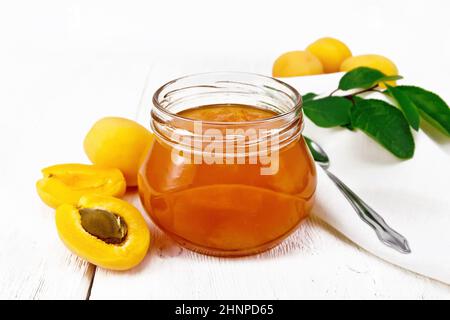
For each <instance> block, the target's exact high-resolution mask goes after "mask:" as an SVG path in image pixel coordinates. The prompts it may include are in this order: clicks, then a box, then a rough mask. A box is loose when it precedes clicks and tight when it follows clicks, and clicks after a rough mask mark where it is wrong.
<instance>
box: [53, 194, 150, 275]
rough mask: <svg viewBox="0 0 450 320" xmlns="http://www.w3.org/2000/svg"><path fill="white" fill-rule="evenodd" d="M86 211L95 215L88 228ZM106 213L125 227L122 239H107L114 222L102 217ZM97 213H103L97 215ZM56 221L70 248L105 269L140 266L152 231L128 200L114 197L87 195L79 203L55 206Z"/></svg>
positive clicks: (64, 241) (62, 236) (61, 236)
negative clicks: (101, 234)
mask: <svg viewBox="0 0 450 320" xmlns="http://www.w3.org/2000/svg"><path fill="white" fill-rule="evenodd" d="M83 211H84V214H83ZM86 212H90V215H92V217H91V218H90V226H89V227H88V228H86V222H83V219H84V218H85V216H84V215H85V214H86ZM105 213H107V214H109V215H110V216H111V217H116V218H117V220H116V222H117V224H118V226H119V227H120V226H122V227H124V226H126V227H125V228H126V233H125V234H121V236H122V238H120V237H116V236H115V237H114V238H115V240H114V241H108V237H109V236H110V235H111V234H114V231H111V230H108V229H110V227H111V226H113V225H114V223H113V222H111V221H109V222H108V218H105V217H104V216H102V215H104V214H105ZM97 214H98V215H100V216H98V217H95V215H97ZM55 221H56V227H57V230H58V234H59V237H60V238H61V240H62V241H63V243H64V244H65V245H66V247H67V248H68V249H69V250H71V251H72V252H73V253H75V254H76V255H78V256H79V257H81V258H83V259H85V260H87V261H88V262H90V263H92V264H95V265H97V266H99V267H102V268H105V269H111V270H127V269H131V268H133V267H135V266H137V265H138V264H139V263H140V262H141V261H142V260H143V259H144V257H145V256H146V254H147V251H148V247H149V244H150V232H149V229H148V227H147V224H146V222H145V220H144V218H143V217H142V215H141V213H140V212H139V211H138V210H137V209H136V208H135V207H134V206H132V205H131V204H129V203H128V202H126V201H123V200H120V199H117V198H113V197H107V196H100V195H87V196H83V197H81V198H80V201H79V202H78V203H77V204H76V205H71V204H63V205H61V206H59V207H58V208H57V209H56V215H55ZM105 221H106V225H105ZM119 221H120V222H119ZM96 224H97V225H96ZM86 229H88V230H86ZM95 229H97V230H103V231H101V233H103V234H106V237H102V236H99V234H98V231H95ZM122 231H123V229H122ZM111 232H112V233H111Z"/></svg>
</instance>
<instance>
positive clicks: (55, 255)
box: [0, 0, 450, 299]
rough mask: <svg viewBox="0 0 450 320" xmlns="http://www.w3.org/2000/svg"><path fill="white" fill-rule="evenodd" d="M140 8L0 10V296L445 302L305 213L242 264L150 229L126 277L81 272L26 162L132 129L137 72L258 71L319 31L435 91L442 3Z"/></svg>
mask: <svg viewBox="0 0 450 320" xmlns="http://www.w3.org/2000/svg"><path fill="white" fill-rule="evenodd" d="M155 3H156V4H150V2H127V4H126V6H125V5H124V3H122V4H119V3H114V2H112V1H108V2H104V1H89V2H86V3H84V2H80V3H78V2H77V3H75V2H61V1H42V2H39V4H38V3H34V2H32V1H25V2H23V3H22V2H21V1H19V2H9V3H8V4H6V2H2V3H1V4H0V38H1V39H2V42H1V43H0V49H1V50H0V111H1V112H2V116H1V117H0V146H1V157H0V177H1V182H0V199H1V200H2V209H1V210H0V211H1V217H2V232H0V298H6V299H51V298H63V299H66V298H67V299H69V298H71V299H86V298H90V299H104V298H123V299H130V298H137V299H154V298H175V299H178V298H192V299H196V298H330V299H334V298H375V299H377V298H410V299H430V298H438V299H450V288H449V286H446V285H444V284H442V283H438V282H436V281H433V280H429V279H427V278H424V277H421V276H419V275H416V274H412V273H410V272H408V271H405V270H402V269H400V268H398V267H394V266H392V265H390V264H388V263H386V262H384V261H381V260H380V259H378V258H376V257H374V256H372V255H371V254H369V253H367V252H365V251H362V250H360V249H359V248H358V247H356V246H355V245H353V244H352V243H350V242H349V241H347V240H346V239H344V238H343V237H342V236H340V235H339V234H336V233H335V232H334V231H333V230H331V229H330V228H328V227H327V226H326V225H324V224H322V223H321V222H320V221H317V220H315V219H314V218H312V219H310V220H309V221H307V222H305V223H304V224H303V225H302V226H301V228H300V229H299V230H298V231H297V232H296V233H295V234H294V235H293V236H292V237H290V238H289V239H288V240H287V241H285V242H284V243H283V244H282V245H280V246H279V247H277V248H275V249H274V250H272V251H269V252H267V253H264V254H261V255H259V256H256V257H249V258H239V259H218V258H211V257H206V256H201V255H198V254H194V253H191V252H188V251H186V250H182V249H180V248H179V247H177V246H176V245H175V244H174V243H172V242H171V241H170V240H169V239H167V238H166V237H165V236H164V235H162V234H161V233H160V232H159V231H158V230H155V228H154V227H153V226H151V229H152V231H153V241H152V248H151V250H150V252H149V255H148V256H147V258H146V259H145V261H144V262H143V263H142V265H141V266H139V267H138V268H136V269H135V270H133V271H130V272H122V273H119V272H110V271H106V270H103V269H100V268H97V269H96V268H95V267H93V266H91V265H89V264H87V263H85V262H83V261H81V260H80V259H78V258H77V257H75V256H73V255H72V254H71V253H70V252H68V251H67V250H66V249H65V247H64V246H63V245H62V244H61V243H60V241H59V239H58V236H57V234H56V230H55V227H54V221H53V211H52V210H51V209H49V208H47V207H46V206H45V205H44V204H42V203H41V202H40V200H39V198H38V197H37V195H36V192H35V190H34V183H35V181H36V180H37V179H38V178H39V176H40V174H39V170H40V169H41V168H42V167H45V166H47V165H51V164H54V163H62V162H74V161H83V162H84V161H87V159H86V157H85V156H84V154H83V150H82V140H83V137H84V134H85V133H86V132H87V130H88V128H89V126H90V125H91V124H92V123H93V122H94V121H95V120H97V119H98V118H100V117H102V116H107V115H118V116H125V117H129V118H134V119H137V120H138V121H140V122H142V123H144V124H146V123H147V121H148V109H147V108H146V106H149V105H150V103H149V102H146V101H143V103H141V104H140V100H141V96H142V89H143V87H144V82H145V78H146V76H147V74H148V72H149V70H150V69H152V70H153V71H154V70H155V69H157V68H159V69H157V72H156V74H158V75H159V76H158V79H156V78H152V74H155V72H150V77H149V79H148V80H149V82H150V88H152V87H154V86H156V85H158V84H160V82H162V81H164V80H168V79H170V78H172V77H173V76H176V75H181V74H184V73H187V72H196V71H206V70H214V69H215V70H242V71H258V72H264V73H270V65H271V62H272V60H273V59H274V58H275V56H276V55H277V54H278V53H280V52H282V51H285V50H290V49H301V48H302V47H303V46H305V45H306V44H307V43H308V42H309V41H311V40H313V39H315V38H317V37H320V36H322V35H327V34H332V35H335V36H337V37H340V38H342V39H344V40H347V42H348V43H349V44H350V45H352V49H353V50H354V51H356V52H358V51H359V52H377V53H384V54H386V55H388V56H390V57H392V59H394V60H395V61H397V62H398V65H399V68H400V70H401V71H402V73H403V74H404V75H405V76H406V77H407V79H410V81H411V83H415V84H423V85H424V86H426V87H428V88H430V89H432V90H434V91H437V92H439V93H441V94H442V95H443V97H444V98H446V100H447V101H449V100H450V92H449V91H448V84H447V83H448V77H449V73H450V61H449V60H448V56H450V44H449V42H448V40H446V39H444V40H442V41H441V38H440V37H441V34H442V31H443V30H447V29H448V28H449V27H450V25H449V21H448V19H447V17H446V12H448V11H449V10H448V1H427V2H421V1H409V2H408V6H407V7H405V6H403V5H401V4H397V3H392V2H391V1H376V2H372V1H368V2H362V1H350V0H346V1H339V2H334V1H333V2H327V3H324V2H322V1H315V2H314V3H312V2H311V3H305V2H301V3H300V2H298V1H292V2H290V1H277V2H276V3H272V4H270V5H265V4H261V2H259V3H260V4H259V5H258V10H257V14H255V9H254V8H255V7H254V6H255V4H254V3H253V4H252V3H251V2H250V1H249V2H248V3H247V2H246V3H245V4H244V3H242V2H239V8H240V10H236V7H235V5H236V3H237V2H236V3H235V2H234V1H228V2H226V3H225V2H217V3H215V4H214V5H213V4H210V2H202V3H201V5H202V10H194V9H193V8H192V7H191V6H193V5H194V4H191V2H189V4H188V2H178V3H177V4H174V3H172V1H169V2H164V3H162V2H161V3H159V4H158V2H155ZM25 7H26V8H27V10H24V9H23V8H25ZM324 7H327V8H329V10H326V11H325V12H324V11H323V10H322V9H323V8H324ZM174 8H177V9H178V10H175V9H174ZM349 8H351V9H352V10H350V9H349ZM400 10H402V14H401V15H399V14H398V12H399V11H400ZM317 12H320V17H319V16H317V15H316V14H315V13H317ZM169 13H170V14H169ZM338 13H341V14H340V15H339V14H338ZM345 14H346V15H348V16H349V20H346V19H345V20H344V19H343V18H342V17H343V16H344V15H345ZM229 17H233V23H232V24H231V23H230V20H229ZM350 20H351V22H350ZM268 21H271V22H272V23H269V22H268ZM367 21H371V23H367ZM417 21H421V23H417ZM355 24H356V25H358V27H357V28H356V27H355ZM396 30H397V31H399V32H400V33H401V34H402V36H401V37H400V38H399V36H398V33H396V32H394V31H396ZM381 49H382V50H381ZM430 52H431V53H430ZM430 54H431V55H432V57H433V58H432V59H431V58H427V59H425V58H424V57H429V55H430ZM424 60H426V61H425V62H423V61H424ZM422 62H423V63H422ZM162 75H164V77H166V79H159V78H160V77H163V76H162ZM139 106H141V107H139ZM449 145H450V144H449V143H448V142H444V145H443V146H444V147H445V148H448V146H449ZM127 198H128V199H129V200H130V201H133V202H134V203H135V204H136V205H137V206H138V207H139V208H141V207H140V204H139V202H138V201H137V199H136V196H135V195H133V194H128V195H127Z"/></svg>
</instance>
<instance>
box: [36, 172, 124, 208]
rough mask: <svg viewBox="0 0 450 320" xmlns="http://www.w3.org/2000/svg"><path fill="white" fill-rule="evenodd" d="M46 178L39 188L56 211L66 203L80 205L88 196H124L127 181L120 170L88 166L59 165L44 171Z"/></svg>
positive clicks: (43, 197) (46, 201)
mask: <svg viewBox="0 0 450 320" xmlns="http://www.w3.org/2000/svg"><path fill="white" fill-rule="evenodd" d="M42 174H43V178H42V179H40V180H39V181H38V182H37V183H36V189H37V192H38V194H39V196H40V197H41V199H42V201H44V202H45V203H46V204H47V205H49V206H50V207H52V208H56V207H58V206H59V205H61V204H63V203H68V204H77V203H78V201H79V200H80V198H81V197H82V196H83V195H86V194H100V195H107V196H114V197H121V196H123V194H124V193H125V190H126V182H125V178H124V176H123V174H122V172H121V171H120V170H119V169H109V168H103V167H99V166H94V165H86V164H59V165H55V166H51V167H48V168H45V169H43V170H42Z"/></svg>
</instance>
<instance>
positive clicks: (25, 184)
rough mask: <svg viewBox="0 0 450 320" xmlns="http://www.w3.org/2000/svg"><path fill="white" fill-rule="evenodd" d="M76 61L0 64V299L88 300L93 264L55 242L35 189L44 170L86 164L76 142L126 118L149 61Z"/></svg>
mask: <svg viewBox="0 0 450 320" xmlns="http://www.w3.org/2000/svg"><path fill="white" fill-rule="evenodd" d="M124 57H125V58H124ZM76 59H77V58H76V56H75V55H61V54H55V55H51V54H45V55H40V56H36V57H33V58H32V59H30V57H29V56H20V55H16V56H14V57H9V59H8V60H7V61H8V64H7V65H2V72H3V73H4V74H8V78H7V79H6V78H3V77H2V78H0V87H2V91H3V93H6V94H3V95H2V96H1V97H0V99H1V101H0V105H1V110H2V117H0V145H1V150H2V151H1V166H0V173H1V178H2V183H1V184H0V194H1V199H2V209H1V212H2V232H1V233H0V298H8V299H9V298H11V299H47V298H49V299H50V298H61V299H63V298H74V299H85V298H86V297H87V295H88V290H89V287H90V284H91V280H92V276H93V273H94V266H91V265H90V264H88V263H86V262H84V261H82V260H80V259H79V258H77V257H76V256H74V255H72V254H71V253H70V252H69V251H68V250H67V249H66V248H65V247H64V246H63V245H62V243H61V242H60V240H59V238H58V236H57V232H56V230H55V223H54V217H53V214H54V211H53V209H51V208H48V207H46V206H45V205H44V204H43V203H42V202H41V201H40V199H39V197H38V196H37V194H36V191H35V186H34V184H35V181H36V180H38V179H39V178H40V169H41V168H43V167H45V166H48V165H53V164H56V163H65V162H77V161H79V162H86V161H87V159H86V157H85V156H84V153H83V148H82V141H83V138H84V135H85V133H86V132H87V130H88V128H89V126H90V125H92V123H93V122H94V121H95V120H97V119H98V118H99V117H101V116H106V115H122V116H127V117H133V115H134V111H135V108H134V107H132V106H135V105H136V104H137V101H138V96H139V92H140V86H142V83H143V81H144V77H145V74H146V72H147V70H146V69H145V68H146V67H147V66H148V63H147V60H148V58H147V56H146V55H144V56H135V57H133V56H132V55H126V56H122V55H114V54H112V55H111V54H107V55H102V56H97V57H95V56H93V57H92V56H91V57H87V58H86V57H84V58H83V59H80V60H76ZM124 59H125V61H124ZM128 59H130V60H128ZM141 66H144V67H143V68H141ZM119 89H120V90H119ZM111 92H115V93H114V94H111ZM135 99H136V100H135ZM127 104H130V107H129V108H128V106H127Z"/></svg>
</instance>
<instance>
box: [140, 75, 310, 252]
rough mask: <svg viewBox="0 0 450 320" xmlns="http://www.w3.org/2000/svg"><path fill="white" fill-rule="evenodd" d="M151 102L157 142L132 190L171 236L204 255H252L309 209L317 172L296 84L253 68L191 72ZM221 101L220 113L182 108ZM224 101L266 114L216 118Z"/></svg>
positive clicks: (288, 229)
mask: <svg viewBox="0 0 450 320" xmlns="http://www.w3.org/2000/svg"><path fill="white" fill-rule="evenodd" d="M153 104H154V108H153V109H152V113H151V127H152V130H153V132H154V134H155V143H154V144H153V146H152V148H151V150H150V151H149V153H148V155H147V156H146V159H145V160H144V162H143V164H142V167H141V169H140V172H139V176H138V185H139V194H140V198H141V201H142V203H143V206H144V208H145V209H146V211H147V212H148V214H149V215H150V217H151V219H152V220H153V222H154V223H155V224H156V225H157V226H158V227H159V228H160V229H162V230H163V231H164V232H165V233H166V234H168V235H169V236H170V237H171V238H173V239H174V240H175V241H177V242H178V243H180V244H181V245H182V246H184V247H186V248H188V249H191V250H194V251H197V252H200V253H204V254H210V255H217V256H241V255H248V254H254V253H258V252H261V251H264V250H267V249H269V248H272V247H274V246H275V245H277V244H278V243H280V242H281V241H282V239H284V238H285V237H287V236H288V235H289V234H290V233H292V232H293V231H294V230H295V229H296V228H297V226H298V225H299V224H300V222H301V221H302V220H303V219H304V218H305V217H307V216H308V214H309V213H310V210H311V207H312V205H313V202H314V192H315V189H316V171H315V167H314V162H313V160H312V158H311V156H310V154H309V151H308V149H307V146H306V144H305V142H304V140H303V138H302V136H301V133H302V128H303V115H302V112H301V105H302V101H301V96H300V95H299V93H298V92H297V91H296V90H295V89H294V88H292V87H291V86H289V85H288V84H286V83H283V82H281V81H279V80H276V79H273V78H270V77H265V76H261V75H256V74H249V73H237V72H218V73H205V74H196V75H190V76H186V77H182V78H179V79H176V80H173V81H170V82H169V83H167V84H165V85H163V86H162V87H161V88H159V89H158V90H157V91H156V92H155V94H154V96H153ZM218 105H220V107H218V108H216V109H214V110H215V112H216V113H218V114H219V117H218V118H217V119H219V120H211V119H207V120H199V119H197V120H195V119H193V118H190V117H187V116H185V115H184V114H185V112H186V110H191V109H193V108H198V107H202V106H218ZM230 105H231V106H236V105H238V106H240V107H239V108H241V109H242V108H244V111H246V110H245V106H249V107H248V108H249V109H248V112H244V113H245V114H247V113H249V114H251V113H252V112H254V111H255V110H254V108H257V109H259V110H261V112H267V114H270V116H268V117H264V118H250V120H248V119H245V117H240V116H238V117H237V118H236V117H235V118H232V119H231V121H230V119H228V120H227V121H223V119H222V118H221V117H220V113H221V112H222V111H223V110H228V109H227V106H230ZM220 108H222V109H220ZM223 108H225V109H223ZM250 108H253V109H251V110H250ZM241 109H240V110H241ZM240 112H241V111H240ZM244 113H243V114H244ZM233 115H234V116H236V115H235V114H233ZM239 115H240V114H239ZM236 119H237V120H236ZM221 146H222V147H221Z"/></svg>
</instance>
